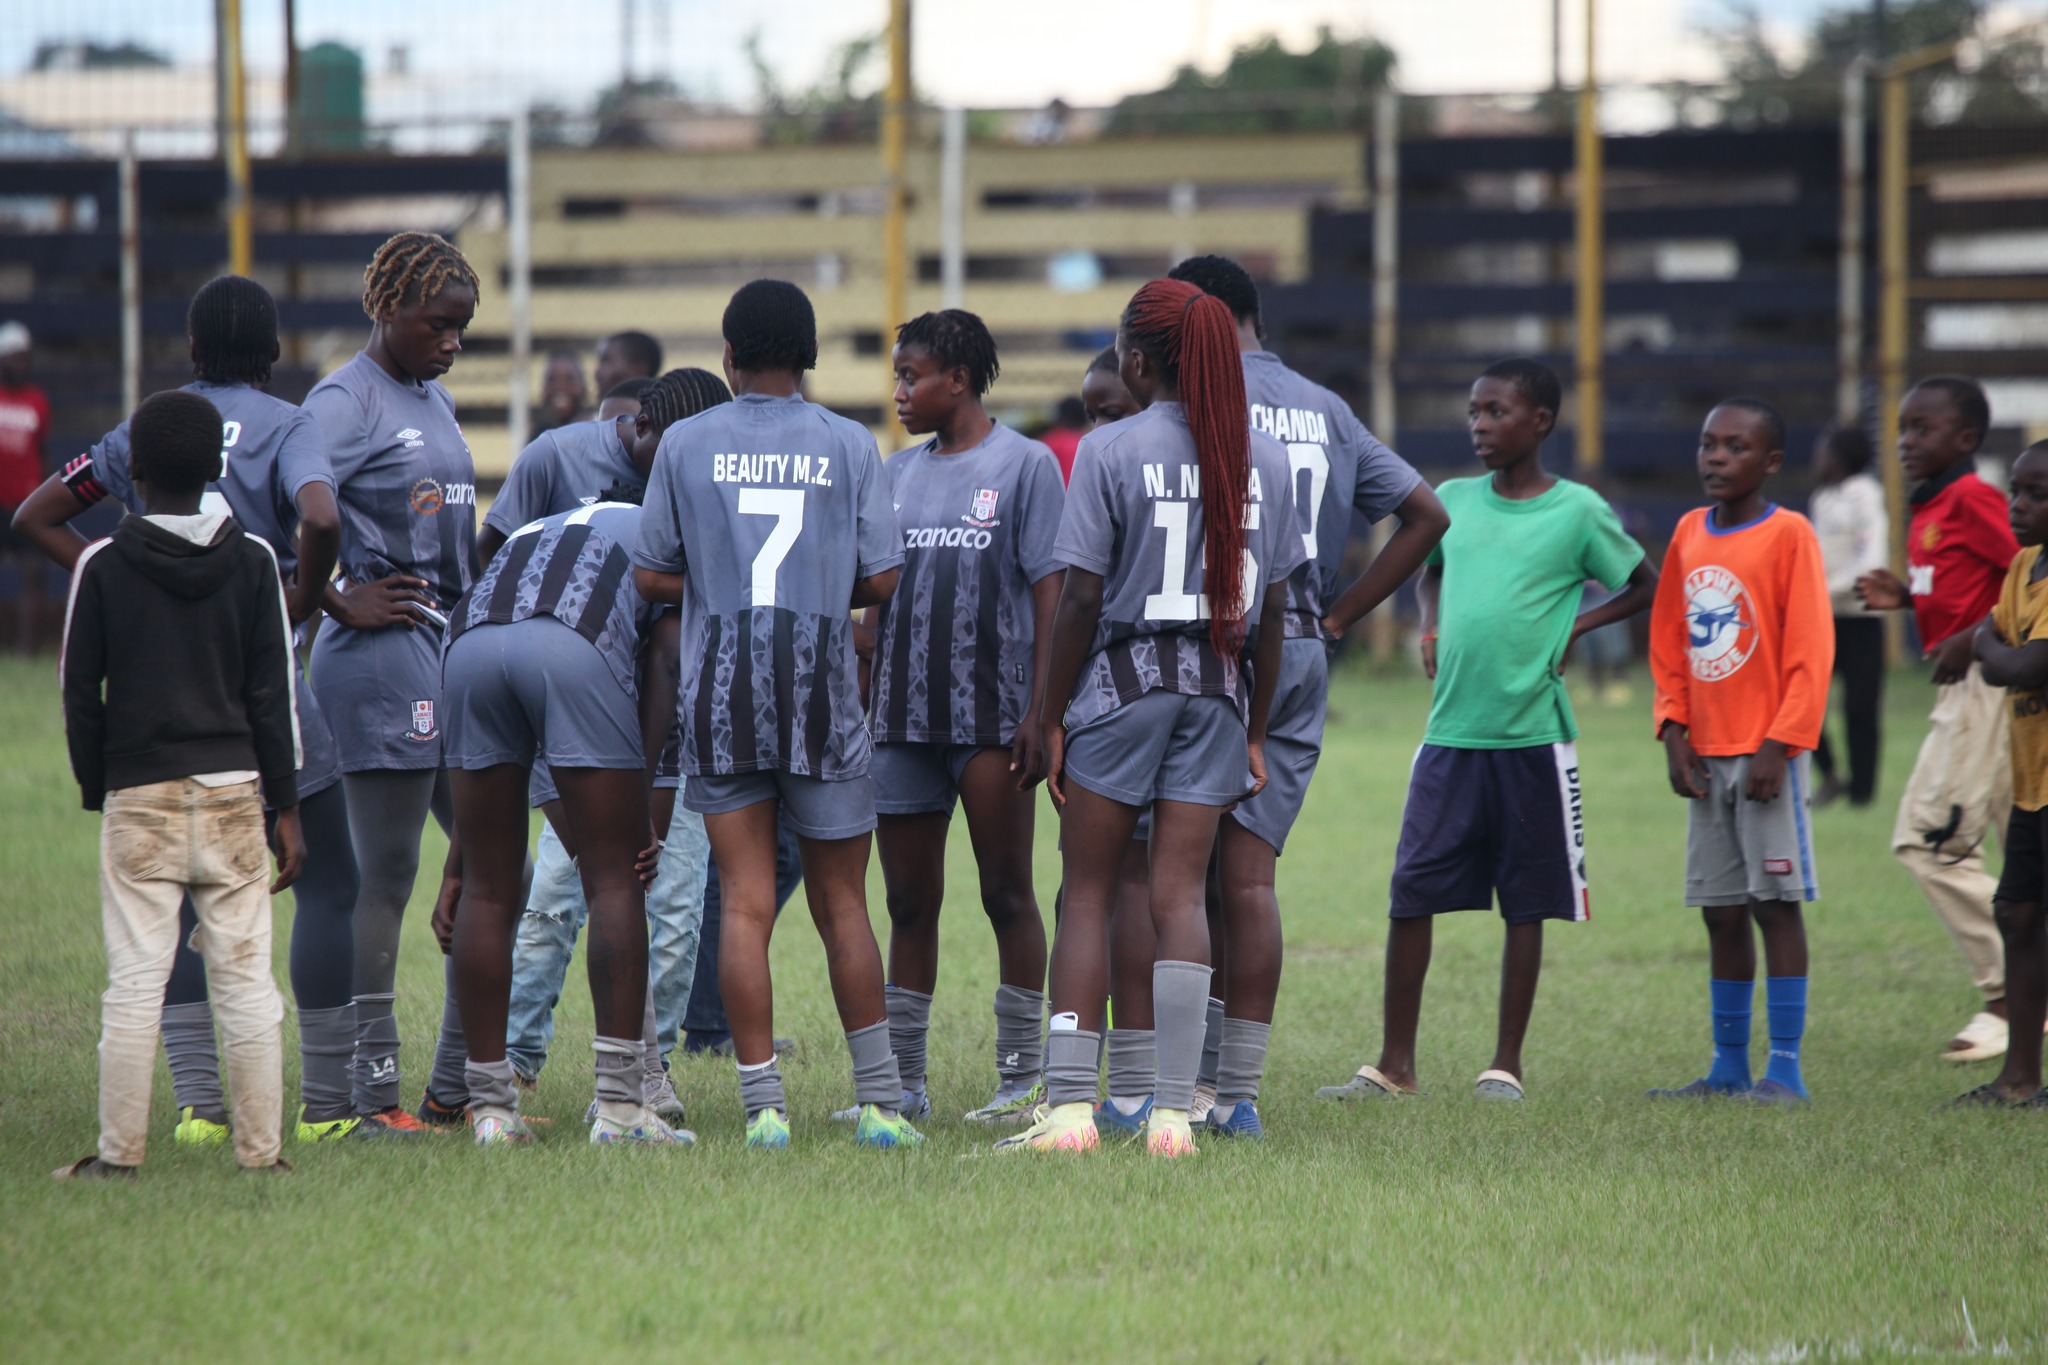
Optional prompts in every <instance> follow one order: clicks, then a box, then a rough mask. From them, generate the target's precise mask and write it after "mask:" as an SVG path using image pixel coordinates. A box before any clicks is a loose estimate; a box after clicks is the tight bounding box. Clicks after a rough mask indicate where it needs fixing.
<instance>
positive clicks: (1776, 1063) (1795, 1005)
mask: <svg viewBox="0 0 2048 1365" xmlns="http://www.w3.org/2000/svg"><path fill="white" fill-rule="evenodd" d="M1764 1010H1765V1013H1766V1014H1767V1015H1768V1016H1769V1018H1770V1024H1771V1060H1770V1063H1769V1064H1768V1065H1767V1066H1765V1067H1764V1079H1765V1080H1767V1081H1776V1082H1778V1084H1780V1085H1783V1086H1786V1087H1788V1088H1790V1089H1792V1090H1796V1091H1798V1092H1799V1094H1800V1095H1801V1096H1802V1097H1804V1096H1805V1094H1806V1082H1805V1081H1804V1080H1803V1079H1801V1077H1800V1075H1799V1039H1800V1037H1801V1036H1802V1035H1804V1034H1805V1032H1806V978H1805V977H1803V976H1771V977H1765V978H1764Z"/></svg>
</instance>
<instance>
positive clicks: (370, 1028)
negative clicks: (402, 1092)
mask: <svg viewBox="0 0 2048 1365" xmlns="http://www.w3.org/2000/svg"><path fill="white" fill-rule="evenodd" d="M397 999H398V997H397V996H396V995H390V994H379V995H359V996H357V997H356V1056H355V1061H354V1063H353V1064H352V1069H351V1071H350V1073H349V1098H350V1100H351V1102H353V1103H354V1105H355V1107H356V1112H357V1113H358V1114H374V1113H377V1112H378V1111H380V1110H384V1109H390V1108H393V1107H394V1106H396V1105H397V1103H398V1019H397V1017H396V1016H394V1015H393V1014H392V1012H391V1011H392V1006H393V1005H394V1004H395V1003H396V1001H397Z"/></svg>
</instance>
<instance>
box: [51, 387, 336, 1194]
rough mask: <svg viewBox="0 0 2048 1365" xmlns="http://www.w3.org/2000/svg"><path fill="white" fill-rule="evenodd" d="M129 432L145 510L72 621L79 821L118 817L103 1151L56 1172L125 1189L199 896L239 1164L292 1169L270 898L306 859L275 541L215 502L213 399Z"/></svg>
mask: <svg viewBox="0 0 2048 1365" xmlns="http://www.w3.org/2000/svg"><path fill="white" fill-rule="evenodd" d="M129 431H130V437H131V441H132V445H133V457H132V458H133V471H134V479H135V485H136V489H137V491H138V492H139V493H140V494H141V495H142V500H143V506H144V507H145V508H147V509H148V510H147V512H146V513H145V514H144V515H142V516H139V517H138V516H134V515H132V514H131V515H129V516H127V517H124V518H122V520H121V524H120V526H119V528H117V529H116V530H115V532H114V534H113V536H112V537H111V538H110V539H108V540H102V541H99V542H97V543H96V544H94V545H92V546H90V547H88V548H87V549H86V551H85V554H84V555H83V556H82V557H81V558H80V559H79V561H78V567H77V569H76V571H75V572H74V573H73V574H72V578H71V601H70V605H69V607H68V608H67V609H66V613H65V621H64V656H63V663H62V671H63V685H64V729H65V734H66V737H67V739H68V740H69V742H70V746H71V770H72V772H73V773H74V774H75V775H76V776H77V778H78V785H79V789H80V791H81V793H82V794H83V797H84V805H85V808H86V809H87V810H103V811H104V812H105V816H104V819H103V820H102V821H101V824H100V900H101V913H102V918H103V921H104V925H105V931H106V936H107V976H108V984H107V993H106V995H105V997H104V998H103V1001H102V1013H101V1025H100V1142H99V1152H98V1154H97V1155H96V1156H88V1157H84V1158H82V1159H80V1160H78V1161H76V1162H73V1163H72V1164H71V1165H69V1166H65V1167H63V1168H62V1169H60V1170H58V1171H56V1172H55V1174H56V1176H57V1177H58V1178H59V1179H67V1178H79V1177H100V1178H104V1177H110V1176H132V1175H134V1173H135V1168H136V1167H137V1166H140V1165H141V1164H142V1152H143V1143H144V1140H145V1138H146V1137H147V1134H148V1117H149V1089H150V1081H151V1079H152V1072H153V1069H154V1067H155V1063H156V1040H157V1013H158V1005H159V1004H160V1002H161V1001H162V1000H163V994H164V983H165V981H166V980H167V979H168V977H169V975H170V970H171V957H172V953H173V951H174V949H175V946H176V942H177V935H178V902H179V900H180V899H181V898H182V897H183V896H184V895H185V894H187V893H190V895H191V897H192V904H193V907H194V908H195V909H196V910H197V911H198V915H199V930H198V932H197V933H196V934H195V935H194V937H195V938H196V939H197V940H198V945H197V946H198V947H199V950H200V952H201V953H202V955H204V957H205V958H206V970H207V976H208V979H209V980H210V982H211V983H212V988H213V994H214V1015H215V1017H216V1019H217V1020H218V1021H219V1024H220V1029H221V1034H222V1042H223V1046H222V1049H221V1051H222V1053H223V1054H224V1056H225V1058H226V1061H227V1072H228V1084H229V1087H230V1092H231V1095H232V1113H233V1124H232V1127H233V1132H234V1142H235V1160H236V1162H237V1163H238V1164H240V1165H241V1166H242V1167H244V1168H245V1169H253V1170H284V1169H288V1168H287V1167H286V1166H285V1164H284V1163H283V1162H282V1161H279V1160H278V1146H279V1141H280V1134H279V1128H280V1124H281V1120H282V1111H283V1087H284V1064H283V1056H282V1051H281V1048H282V1038H281V1033H280V1030H279V1024H280V1022H281V1020H282V1019H283V1017H284V1005H283V1001H282V1000H281V999H280V998H279V996H278V992H277V983H276V982H275V981H274V980H272V978H271V972H270V893H274V892H278V891H282V890H284V889H285V888H286V887H287V886H290V885H291V884H292V882H293V881H294V880H295V879H296V878H297V877H298V875H299V866H300V863H301V860H302V859H303V857H304V843H303V840H302V838H301V836H300V832H299V795H298V790H297V786H296V783H295V779H294V773H295V771H296V770H297V768H298V766H299V755H298V749H299V734H298V717H297V713H296V712H295V710H294V709H293V701H292V675H291V634H290V629H289V627H288V626H287V625H286V617H285V605H284V590H283V586H282V584H281V582H280V580H279V578H278V571H277V559H276V557H275V556H274V555H273V554H272V553H271V550H270V547H269V546H268V545H266V544H264V542H263V541H261V540H259V539H257V538H256V537H254V536H247V535H244V534H243V533H242V529H241V527H239V526H237V525H236V524H235V521H234V519H233V518H232V517H230V516H229V515H228V514H227V513H226V511H225V510H217V509H208V508H207V507H205V506H204V504H203V501H202V497H203V494H204V492H205V488H206V485H207V482H208V481H209V480H211V479H214V478H217V477H219V474H220V468H221V460H222V458H223V454H222V449H223V441H222V428H221V417H220V413H219V411H218V410H217V409H215V407H214V406H213V404H212V403H210V402H208V401H207V400H206V399H205V398H203V397H201V396H200V395H198V394H196V393H187V392H183V391H174V392H169V393H159V394H155V395H153V396H151V397H150V398H149V399H148V400H147V401H145V402H144V403H143V404H142V406H141V407H139V408H137V409H136V410H135V416H134V419H133V420H132V422H131V423H130V427H129ZM259 783H260V784H261V787H262V792H263V795H264V796H265V797H266V798H268V800H269V802H270V805H271V807H272V808H273V809H274V810H275V811H276V812H277V825H276V829H275V833H274V836H273V837H274V840H275V843H274V847H275V849H276V851H277V864H278V875H277V880H276V881H275V882H272V883H270V884H269V885H268V886H267V887H266V885H265V882H266V877H265V873H266V871H267V868H266V866H265V863H266V859H265V856H264V842H265V841H264V830H263V806H262V803H261V802H260V801H259V800H258V799H257V789H258V784H259Z"/></svg>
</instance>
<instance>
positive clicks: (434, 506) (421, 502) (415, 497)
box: [412, 479, 447, 517]
mask: <svg viewBox="0 0 2048 1365" xmlns="http://www.w3.org/2000/svg"><path fill="white" fill-rule="evenodd" d="M445 501H447V495H446V494H444V493H443V492H442V491H441V484H440V481H439V480H438V479H421V480H420V481H419V482H418V483H416V484H414V485H413V486H412V510H413V511H415V512H418V513H419V514H420V515H421V516H428V517H430V516H432V515H433V514H434V513H436V512H438V511H440V510H441V504H442V503H443V502H445Z"/></svg>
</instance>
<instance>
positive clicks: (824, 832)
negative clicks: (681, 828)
mask: <svg viewBox="0 0 2048 1365" xmlns="http://www.w3.org/2000/svg"><path fill="white" fill-rule="evenodd" d="M762 801H780V802H781V803H782V813H783V815H784V816H786V817H787V818H788V820H789V827H790V828H791V829H793V830H795V831H796V832H797V833H798V834H800V835H802V836H803V837H804V838H806V839H851V838H854V837H855V836H856V835H861V834H869V833H872V832H873V831H874V828H875V779H874V778H873V777H871V776H869V775H868V774H866V773H862V774H861V775H860V776H859V777H849V778H846V779H844V780H842V781H838V782H827V781H826V780H825V779H824V778H821V777H806V776H804V775H803V774H801V773H791V772H784V771H782V770H781V769H779V768H770V769H766V770H764V771H761V772H753V773H703V774H692V775H691V776H690V777H688V778H687V779H686V780H685V781H684V782H683V808H684V809H685V810H693V811H695V812H697V814H699V815H724V814H725V813H726V812H728V811H735V810H741V809H744V808H745V807H747V806H751V805H755V804H757V803H759V802H762Z"/></svg>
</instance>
